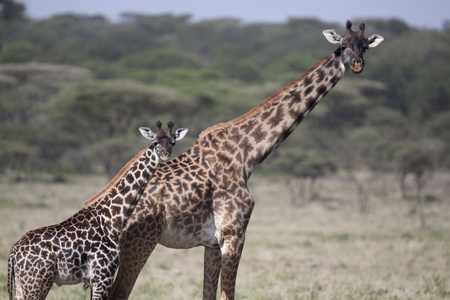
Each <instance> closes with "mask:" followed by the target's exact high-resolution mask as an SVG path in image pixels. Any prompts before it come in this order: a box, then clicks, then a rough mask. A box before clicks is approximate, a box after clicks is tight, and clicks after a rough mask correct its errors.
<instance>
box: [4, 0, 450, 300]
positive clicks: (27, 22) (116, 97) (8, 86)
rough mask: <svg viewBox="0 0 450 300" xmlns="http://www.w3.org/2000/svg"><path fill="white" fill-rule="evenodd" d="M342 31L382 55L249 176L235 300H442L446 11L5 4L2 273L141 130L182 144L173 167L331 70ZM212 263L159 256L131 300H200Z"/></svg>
mask: <svg viewBox="0 0 450 300" xmlns="http://www.w3.org/2000/svg"><path fill="white" fill-rule="evenodd" d="M347 19H350V20H351V21H352V22H353V26H354V28H357V26H358V25H359V23H360V22H365V23H366V33H365V34H366V36H370V35H372V34H374V33H376V34H380V35H383V36H384V38H385V40H384V41H383V43H382V44H381V45H380V46H378V47H377V48H374V49H371V50H369V51H367V53H366V55H365V60H366V68H365V69H364V72H363V73H362V74H360V75H354V74H352V73H351V72H349V73H347V74H346V76H345V77H344V79H342V81H341V82H340V83H339V84H338V85H337V86H336V87H335V88H334V89H333V90H332V91H331V92H330V93H329V94H328V95H327V96H326V97H325V98H324V99H323V101H322V102H321V103H320V104H319V105H318V106H317V107H316V108H315V109H314V111H313V112H312V113H311V114H310V115H309V116H308V117H307V118H306V119H305V120H304V121H303V123H302V124H301V125H300V126H299V127H298V128H297V130H296V131H294V133H293V134H292V135H291V136H290V137H289V138H288V139H287V140H286V141H285V142H284V143H283V144H282V145H281V146H280V148H279V149H277V150H276V151H275V152H274V153H273V154H272V155H271V156H269V157H268V159H266V160H265V161H264V163H263V164H261V165H260V166H259V168H257V170H256V172H255V174H254V175H253V176H252V180H250V182H249V187H250V190H251V192H252V194H253V195H254V197H255V199H256V202H257V205H256V207H255V210H254V212H253V216H252V220H251V222H250V226H249V230H248V232H247V234H246V246H245V249H244V255H243V258H242V261H241V267H240V271H239V274H240V275H239V276H238V286H237V298H239V299H448V297H450V283H449V282H448V280H449V278H450V273H449V272H450V252H449V249H450V236H449V234H448V233H449V228H450V219H449V217H448V212H449V211H450V201H449V196H448V195H450V172H449V168H450V157H449V152H450V130H449V129H450V68H449V66H450V1H448V0H441V1H436V0H429V1H385V0H379V1H370V2H368V1H347V2H342V3H338V2H336V1H330V0H326V1H308V2H306V1H294V0H281V1H253V0H241V1H222V2H218V1H205V0H190V1H185V0H171V1H144V0H127V1H106V0H95V1H92V0H78V1H61V0H39V1H36V0H27V1H19V0H0V228H1V234H0V236H1V239H0V265H3V266H5V265H6V259H7V254H8V251H9V249H10V248H11V246H12V245H13V244H14V242H15V241H17V239H18V238H19V237H20V236H21V235H22V234H23V233H24V232H26V231H27V230H30V229H32V228H37V227H41V226H44V225H48V224H52V223H58V222H61V220H63V219H65V218H67V217H68V216H71V215H72V214H73V213H74V212H76V211H77V210H79V209H80V208H81V207H82V205H83V204H82V203H83V202H84V201H86V200H88V199H89V198H90V197H92V195H95V194H96V193H97V192H98V191H99V190H100V189H101V188H102V187H103V186H105V184H106V183H107V182H108V181H109V179H110V178H111V177H113V176H115V174H116V173H117V172H118V171H119V170H120V169H121V167H122V166H123V165H124V164H125V163H126V162H127V161H128V160H129V159H131V158H132V157H133V156H134V155H135V154H136V153H137V152H138V151H140V150H141V149H143V148H144V147H146V146H148V141H146V140H145V139H143V138H142V137H141V136H140V134H139V132H138V130H137V128H138V127H139V126H148V127H152V128H154V124H155V122H156V121H158V120H161V121H162V122H163V123H164V124H166V123H167V122H168V121H170V120H172V121H173V122H174V123H175V128H179V127H188V128H189V132H188V134H187V136H186V138H184V139H183V140H182V141H180V142H179V143H178V144H177V146H176V147H175V150H176V153H175V152H174V154H173V157H175V156H176V155H178V154H180V153H182V152H183V151H185V150H186V149H187V148H188V147H190V146H191V145H192V144H193V143H194V142H195V140H196V138H197V137H198V135H199V133H200V132H201V131H203V130H205V129H206V128H208V127H209V126H212V125H215V124H217V123H219V122H224V121H228V120H231V119H234V118H236V117H239V116H240V115H242V114H243V113H246V112H247V111H249V110H250V109H252V108H253V107H255V106H256V105H258V104H260V103H261V102H262V101H264V100H266V99H267V98H269V97H271V96H272V95H273V94H274V93H275V92H277V91H278V90H280V89H281V88H283V87H284V86H285V85H287V84H289V83H290V82H292V81H293V80H296V79H297V78H299V77H301V76H302V75H303V74H304V73H305V72H307V71H308V70H309V69H310V68H312V67H313V66H314V65H315V64H316V62H318V61H319V60H320V59H322V58H323V57H325V56H328V55H329V54H331V53H332V52H333V51H334V50H335V49H336V45H331V44H330V43H328V41H326V39H325V38H324V37H323V35H322V31H323V30H324V29H335V30H336V31H337V32H338V33H340V34H343V33H344V31H345V22H346V21H347ZM202 251H203V249H201V247H198V248H194V249H189V250H184V251H183V254H182V255H180V253H181V252H180V251H179V250H171V249H167V248H164V247H157V249H156V250H155V252H154V253H153V254H152V257H151V259H150V260H149V263H148V264H150V266H149V267H146V268H144V269H143V271H142V272H141V275H140V276H139V279H138V281H137V284H136V286H135V288H134V291H133V293H134V294H132V297H131V298H133V299H147V298H148V297H153V298H155V299H198V298H201V293H202V286H201V282H202V270H203V259H202V258H203V254H202ZM2 270H3V271H0V299H5V297H6V285H5V284H4V283H5V282H6V278H7V277H6V268H2ZM174 278H176V279H177V280H176V283H174V281H173V279H174ZM87 297H89V293H88V292H87V291H83V290H82V289H81V287H80V286H74V287H64V288H57V287H55V288H54V289H53V290H52V292H51V295H50V296H49V299H86V298H87Z"/></svg>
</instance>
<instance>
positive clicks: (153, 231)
mask: <svg viewBox="0 0 450 300" xmlns="http://www.w3.org/2000/svg"><path fill="white" fill-rule="evenodd" d="M139 205H140V207H136V209H138V208H139V211H140V214H139V215H144V216H146V217H145V218H139V216H134V215H132V218H130V220H128V223H127V225H126V227H125V229H124V231H123V232H122V235H121V237H120V241H119V244H120V245H119V247H120V255H119V256H120V264H119V268H118V271H117V275H116V278H115V280H114V284H113V287H112V289H111V293H110V294H109V296H108V299H109V300H112V299H114V300H117V299H128V297H129V296H130V293H131V291H132V289H133V286H134V284H135V283H136V279H137V278H138V276H139V273H140V272H141V269H142V268H143V267H144V265H145V263H146V262H147V260H148V257H149V256H150V254H152V252H153V250H154V249H155V247H156V245H157V244H158V242H159V240H160V239H161V233H162V226H163V220H164V205H163V204H162V203H161V202H160V204H157V203H154V202H153V203H150V204H148V203H147V204H139ZM149 209H151V211H149Z"/></svg>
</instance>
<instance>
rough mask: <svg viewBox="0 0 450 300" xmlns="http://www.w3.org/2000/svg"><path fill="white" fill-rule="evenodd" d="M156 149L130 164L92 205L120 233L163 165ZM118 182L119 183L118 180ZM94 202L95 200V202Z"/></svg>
mask: <svg viewBox="0 0 450 300" xmlns="http://www.w3.org/2000/svg"><path fill="white" fill-rule="evenodd" d="M154 148H155V146H154V145H151V146H150V147H149V148H147V149H144V150H142V151H141V152H140V153H138V154H137V155H136V156H135V157H134V158H133V159H132V160H131V161H130V163H128V164H127V165H126V166H125V167H124V168H123V169H122V170H121V171H120V172H119V174H118V176H117V177H119V176H120V178H117V177H116V178H115V179H113V180H112V183H114V184H113V185H111V186H110V185H108V186H107V187H106V188H105V190H104V191H103V192H102V193H101V195H102V196H101V197H100V198H99V199H96V201H95V202H94V203H93V204H92V206H91V207H92V209H95V210H97V211H98V214H99V215H101V216H102V217H103V218H104V222H105V224H107V225H110V226H111V227H113V228H114V229H115V230H116V231H118V232H120V231H121V230H122V228H123V227H124V226H125V222H126V221H127V220H128V218H129V217H130V215H131V213H132V212H133V210H134V208H135V206H136V204H137V202H138V200H139V199H140V197H141V196H142V193H143V192H144V189H145V187H146V186H147V183H148V182H149V180H150V178H151V177H152V175H153V174H154V172H155V170H156V168H157V167H158V165H159V157H158V155H156V151H154ZM117 179H118V180H117ZM99 194H100V193H99ZM93 199H94V198H93Z"/></svg>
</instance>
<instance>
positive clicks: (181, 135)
mask: <svg viewBox="0 0 450 300" xmlns="http://www.w3.org/2000/svg"><path fill="white" fill-rule="evenodd" d="M187 132H188V129H187V128H178V129H177V130H175V134H174V137H175V141H179V140H181V139H182V138H184V136H185V135H186V133H187Z"/></svg>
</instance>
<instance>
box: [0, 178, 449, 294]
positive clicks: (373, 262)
mask: <svg viewBox="0 0 450 300" xmlns="http://www.w3.org/2000/svg"><path fill="white" fill-rule="evenodd" d="M382 178H383V180H376V181H374V182H373V183H372V184H371V187H372V189H371V191H372V194H371V202H370V207H371V209H370V214H368V215H362V214H360V213H359V212H358V207H357V203H356V195H355V193H354V188H353V185H352V184H351V182H348V181H347V180H346V179H345V178H344V177H341V176H335V177H333V178H328V179H327V180H322V181H321V182H320V183H319V185H318V188H319V190H320V199H319V200H316V201H303V202H301V203H298V204H297V205H296V206H292V205H291V204H290V203H289V200H288V199H289V195H288V190H287V188H286V187H285V186H283V185H282V184H281V183H280V182H273V181H270V180H268V179H265V178H259V177H257V176H255V177H254V178H252V180H251V186H250V189H251V191H252V193H253V195H254V196H255V199H256V202H257V204H256V208H255V211H254V213H253V216H252V220H251V222H250V226H249V228H248V232H247V240H246V245H245V249H244V254H243V257H242V260H241V264H240V269H239V273H238V279H237V281H238V283H237V298H238V299H446V298H450V217H449V216H450V199H449V196H448V195H450V175H449V174H436V175H435V176H434V177H433V179H432V181H431V182H430V183H429V184H428V185H427V187H428V189H427V190H426V191H425V195H428V198H432V199H434V201H432V202H427V203H426V205H425V213H426V217H427V226H426V228H420V227H419V219H418V216H417V215H414V214H413V213H412V208H413V203H412V202H411V201H406V200H401V199H400V198H399V193H398V191H397V187H396V185H395V183H396V182H395V181H394V179H393V178H390V177H389V176H387V175H386V176H383V177H382ZM372 181H373V180H372ZM104 184H106V181H105V180H103V179H102V178H98V177H87V178H81V177H77V178H74V179H73V180H72V182H71V183H68V184H43V183H19V184H8V183H7V182H0V204H1V209H0V228H1V229H0V230H1V237H2V238H1V239H0V264H1V265H2V266H4V267H3V268H2V269H1V272H0V281H1V287H0V299H6V298H7V293H6V289H5V288H4V283H5V282H6V259H7V254H8V252H9V249H10V248H11V246H12V245H13V243H14V242H15V241H17V240H18V239H19V238H20V236H21V235H22V234H23V233H25V231H27V230H29V229H32V228H36V227H40V226H44V225H48V224H52V223H56V222H60V221H62V220H64V219H65V218H66V217H68V216H70V215H72V214H73V213H74V212H76V211H77V210H78V209H79V208H81V207H82V203H83V201H85V200H87V199H89V197H90V196H92V195H94V194H95V193H96V192H97V191H98V190H99V189H100V188H102V187H103V185H104ZM431 196H432V197H431ZM202 271H203V249H202V248H194V249H190V250H173V249H168V248H164V247H161V246H160V247H157V249H156V250H155V252H154V253H153V254H152V256H151V257H150V259H149V261H148V263H147V265H146V266H145V268H144V269H143V271H142V273H141V275H140V277H139V279H138V282H137V284H136V286H135V289H134V290H133V293H132V296H131V299H201V292H202V276H203V275H202ZM48 299H89V293H88V292H87V291H83V289H82V286H81V285H77V286H72V287H69V286H64V287H56V286H55V287H54V288H53V289H52V291H51V292H50V295H49V297H48Z"/></svg>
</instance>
